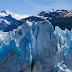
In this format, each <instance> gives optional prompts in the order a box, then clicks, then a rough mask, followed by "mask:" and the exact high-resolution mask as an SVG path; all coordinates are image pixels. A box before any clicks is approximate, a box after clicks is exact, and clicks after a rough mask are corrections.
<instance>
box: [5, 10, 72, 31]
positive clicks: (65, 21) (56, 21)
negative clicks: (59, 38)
mask: <svg viewBox="0 0 72 72" xmlns="http://www.w3.org/2000/svg"><path fill="white" fill-rule="evenodd" d="M71 11H72V10H64V9H60V10H52V11H42V12H40V13H38V14H36V15H33V16H29V17H27V18H24V19H22V20H19V21H18V22H16V23H14V24H12V25H10V26H8V27H7V28H6V29H5V30H4V31H11V30H13V29H15V28H17V27H18V26H20V25H22V24H23V22H26V20H28V21H30V22H32V21H35V22H37V21H43V20H49V21H50V22H51V24H52V25H53V27H54V28H55V26H59V27H60V28H61V29H63V30H64V29H65V28H67V29H69V30H71V28H72V16H71ZM68 14H70V16H67V15H68Z"/></svg>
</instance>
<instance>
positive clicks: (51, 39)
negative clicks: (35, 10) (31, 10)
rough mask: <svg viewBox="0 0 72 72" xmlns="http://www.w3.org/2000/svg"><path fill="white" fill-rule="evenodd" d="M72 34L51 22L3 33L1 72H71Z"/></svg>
mask: <svg viewBox="0 0 72 72" xmlns="http://www.w3.org/2000/svg"><path fill="white" fill-rule="evenodd" d="M71 57H72V31H69V30H68V29H65V30H62V29H61V28H59V27H58V26H56V27H55V30H54V28H53V26H52V25H51V23H50V22H49V21H47V20H44V21H38V22H34V21H33V22H29V21H27V22H26V23H24V24H23V25H21V26H18V27H17V28H16V29H13V30H12V31H9V32H3V31H0V72H71V71H72V58H71Z"/></svg>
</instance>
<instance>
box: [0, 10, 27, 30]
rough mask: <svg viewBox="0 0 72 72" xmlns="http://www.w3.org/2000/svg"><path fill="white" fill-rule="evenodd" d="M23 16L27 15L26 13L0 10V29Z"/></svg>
mask: <svg viewBox="0 0 72 72" xmlns="http://www.w3.org/2000/svg"><path fill="white" fill-rule="evenodd" d="M25 17H28V15H18V14H13V13H12V12H10V11H9V10H7V11H5V10H3V11H1V12H0V30H4V29H5V28H6V27H7V26H9V25H11V24H13V23H15V22H17V21H18V20H20V19H22V18H25Z"/></svg>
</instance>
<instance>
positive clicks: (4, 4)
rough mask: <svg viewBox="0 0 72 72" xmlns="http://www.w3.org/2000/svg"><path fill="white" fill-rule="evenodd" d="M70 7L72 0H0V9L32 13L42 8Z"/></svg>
mask: <svg viewBox="0 0 72 72" xmlns="http://www.w3.org/2000/svg"><path fill="white" fill-rule="evenodd" d="M52 9H56V10H57V9H72V0H0V11H1V10H10V11H11V12H13V13H17V14H21V15H22V14H26V15H34V14H37V13H39V12H41V11H44V10H52Z"/></svg>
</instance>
